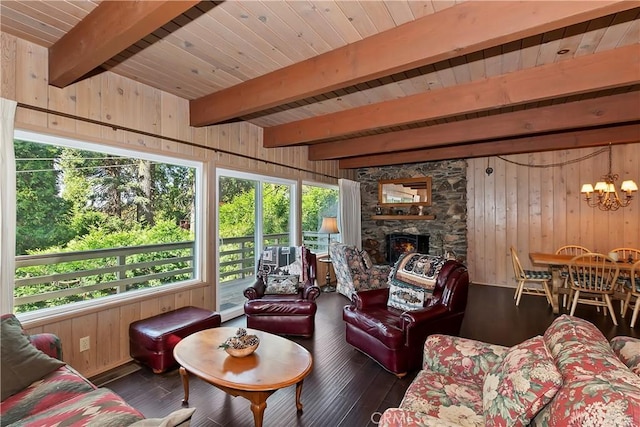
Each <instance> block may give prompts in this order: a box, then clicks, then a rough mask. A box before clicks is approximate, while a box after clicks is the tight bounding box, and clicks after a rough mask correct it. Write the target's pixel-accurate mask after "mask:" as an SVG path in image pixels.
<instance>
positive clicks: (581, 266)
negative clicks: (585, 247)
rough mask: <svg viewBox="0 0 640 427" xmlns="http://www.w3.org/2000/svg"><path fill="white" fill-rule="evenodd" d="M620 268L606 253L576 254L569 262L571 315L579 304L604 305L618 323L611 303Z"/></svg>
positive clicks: (616, 322)
mask: <svg viewBox="0 0 640 427" xmlns="http://www.w3.org/2000/svg"><path fill="white" fill-rule="evenodd" d="M619 273H620V269H619V268H618V266H617V265H616V263H615V262H614V261H613V259H611V258H609V257H608V256H607V255H604V254H597V253H588V254H582V255H577V256H575V257H574V258H573V259H572V260H571V261H570V262H569V284H570V286H571V290H572V291H573V300H572V304H571V313H570V314H571V316H573V314H574V313H575V311H576V307H577V305H578V304H586V305H593V306H596V307H604V308H605V314H606V310H607V309H608V310H609V312H610V313H611V319H612V320H613V324H614V325H616V326H617V325H618V321H617V320H616V314H615V312H614V311H613V306H612V305H611V296H612V295H613V292H614V291H615V288H616V285H617V280H618V274H619Z"/></svg>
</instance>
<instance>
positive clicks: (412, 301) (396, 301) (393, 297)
mask: <svg viewBox="0 0 640 427" xmlns="http://www.w3.org/2000/svg"><path fill="white" fill-rule="evenodd" d="M424 301H425V290H424V289H423V288H421V287H418V286H411V285H406V284H403V283H392V284H390V285H389V299H388V300H387V306H389V307H393V308H397V309H398V310H402V311H412V310H418V309H420V308H422V307H424Z"/></svg>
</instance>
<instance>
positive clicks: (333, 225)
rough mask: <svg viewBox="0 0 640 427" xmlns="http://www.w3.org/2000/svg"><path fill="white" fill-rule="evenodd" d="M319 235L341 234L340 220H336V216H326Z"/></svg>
mask: <svg viewBox="0 0 640 427" xmlns="http://www.w3.org/2000/svg"><path fill="white" fill-rule="evenodd" d="M318 233H326V234H338V233H340V231H339V230H338V218H336V217H335V216H326V217H324V218H322V225H321V226H320V230H318Z"/></svg>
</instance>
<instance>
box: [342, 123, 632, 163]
mask: <svg viewBox="0 0 640 427" xmlns="http://www.w3.org/2000/svg"><path fill="white" fill-rule="evenodd" d="M609 143H611V144H628V143H640V125H639V124H629V125H621V126H613V127H605V128H598V129H588V130H582V131H574V132H565V133H558V134H552V135H540V136H531V137H524V138H514V139H509V140H502V141H491V142H480V143H476V144H463V145H455V146H446V147H438V148H432V149H426V150H415V151H405V152H402V153H395V154H376V155H372V156H363V157H352V158H349V159H341V160H339V161H338V164H339V167H340V169H356V168H363V167H372V166H387V165H400V164H405V163H419V162H432V161H437V160H448V159H468V158H474V157H486V156H497V155H505V154H520V153H533V152H539V151H553V150H569V149H574V148H584V147H597V146H601V145H607V144H609Z"/></svg>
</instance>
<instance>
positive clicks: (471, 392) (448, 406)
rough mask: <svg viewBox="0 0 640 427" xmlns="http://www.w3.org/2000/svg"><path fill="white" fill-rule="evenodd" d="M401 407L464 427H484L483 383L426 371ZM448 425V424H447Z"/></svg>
mask: <svg viewBox="0 0 640 427" xmlns="http://www.w3.org/2000/svg"><path fill="white" fill-rule="evenodd" d="M400 407H401V408H402V409H405V410H410V411H416V412H420V413H422V414H426V415H429V416H433V417H436V418H438V419H439V420H441V421H443V422H451V423H454V424H455V425H461V426H478V427H480V426H484V417H483V415H482V383H477V382H475V381H473V380H469V379H461V378H457V377H450V376H448V375H443V374H438V373H434V372H429V371H428V370H422V371H420V372H418V375H417V376H416V378H415V379H414V380H413V382H412V383H411V385H410V386H409V388H408V389H407V391H406V393H405V395H404V398H403V399H402V402H401V403H400ZM445 425H447V424H445Z"/></svg>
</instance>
